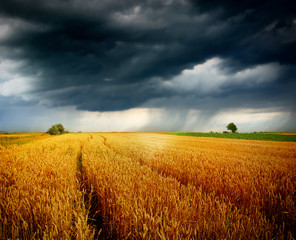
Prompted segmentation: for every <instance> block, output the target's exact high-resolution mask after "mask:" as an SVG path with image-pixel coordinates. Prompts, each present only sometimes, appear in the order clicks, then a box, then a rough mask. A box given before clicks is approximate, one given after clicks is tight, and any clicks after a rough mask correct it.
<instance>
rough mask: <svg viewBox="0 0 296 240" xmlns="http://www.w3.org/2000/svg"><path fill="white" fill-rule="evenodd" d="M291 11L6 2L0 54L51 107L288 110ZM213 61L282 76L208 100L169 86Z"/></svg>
mask: <svg viewBox="0 0 296 240" xmlns="http://www.w3.org/2000/svg"><path fill="white" fill-rule="evenodd" d="M222 2H223V3H222ZM294 9H296V6H295V3H293V1H239V2H237V1H210V2H209V1H203V0H199V1H193V0H192V1H185V0H171V1H169V0H167V1H159V0H154V1H148V0H147V1H140V2H139V1H133V0H125V1H110V0H108V1H107V0H105V1H91V0H87V1H79V0H65V1H37V2H36V1H32V0H2V1H1V2H0V26H2V28H1V29H3V33H2V35H3V36H2V35H1V34H0V50H1V52H2V56H3V57H4V58H6V59H12V60H15V61H22V62H24V64H23V65H22V66H21V67H20V68H19V69H18V70H19V71H20V72H21V73H22V74H23V75H24V76H26V77H31V78H34V79H37V80H38V81H36V83H35V85H34V87H33V88H32V89H31V93H32V94H34V96H37V97H38V99H39V100H40V101H41V102H42V100H44V99H45V100H44V102H46V104H49V105H50V106H66V105H75V106H77V108H78V109H84V110H92V111H95V110H99V111H110V110H121V109H128V108H132V107H137V106H141V105H145V104H146V105H147V106H151V104H152V103H153V102H155V104H156V102H158V100H159V99H163V101H162V103H161V105H163V106H166V105H170V103H168V101H167V99H179V98H181V100H180V101H179V105H180V108H181V107H182V104H183V107H188V106H191V107H200V106H201V105H203V104H201V103H202V102H203V101H204V99H206V98H211V99H218V102H219V101H220V99H224V100H225V101H226V99H230V100H229V102H228V103H225V104H228V105H229V104H233V105H241V104H242V103H245V101H247V102H248V100H247V99H246V98H247V97H246V96H249V98H251V99H252V100H251V101H250V102H249V106H251V105H253V106H256V104H259V103H262V102H263V101H264V102H265V99H266V98H267V99H271V100H272V99H275V100H274V101H272V102H271V103H270V104H277V105H281V104H282V105H285V104H286V105H287V104H290V105H291V104H292V101H293V100H294V97H293V94H291V93H290V92H291V91H287V93H286V94H283V91H285V90H287V89H288V90H289V89H291V87H294V85H295V84H294V82H295V77H293V76H295V75H292V74H293V73H295V71H294V70H293V69H295V64H296V59H295V52H296V49H295V48H296V47H295V46H296V44H295V41H296V15H295V13H294V12H293V10H294ZM4 30H5V31H4ZM1 36H2V37H1ZM213 57H219V58H221V59H224V61H223V62H221V66H220V69H223V71H222V70H221V71H222V72H223V73H224V74H225V75H226V76H229V77H230V78H231V77H232V76H233V75H235V74H237V73H238V72H239V71H242V70H244V69H250V68H254V67H256V66H257V65H264V64H269V63H273V62H276V63H278V64H279V67H281V68H282V69H284V70H282V72H281V75H279V76H277V78H275V79H274V81H273V82H269V83H268V84H266V85H264V86H260V87H258V86H257V85H256V86H254V87H253V88H252V87H248V88H247V89H245V84H244V82H243V83H240V85H236V84H234V83H233V82H232V83H230V84H229V85H225V86H224V90H223V92H219V94H218V93H212V92H210V91H209V92H207V95H206V96H203V95H202V93H199V92H198V93H197V94H193V93H190V92H186V91H183V92H180V91H178V90H177V89H176V90H174V89H168V88H166V87H165V86H164V85H163V82H164V81H168V80H170V79H172V78H173V77H175V76H177V75H180V74H181V73H182V71H183V70H184V69H190V68H192V67H193V66H195V65H197V64H201V63H204V62H205V61H206V60H208V59H211V58H213ZM262 74H264V73H262ZM257 77H258V76H257ZM208 81H211V80H210V79H209V80H208ZM205 84H206V83H205ZM246 84H247V80H246ZM221 89H222V88H221ZM274 89H277V91H274ZM271 95H272V96H273V97H274V98H273V97H270V96H271ZM234 96H236V97H237V98H238V99H244V100H241V101H240V100H238V101H235V103H234V102H233V100H232V99H233V98H234ZM241 96H244V97H241ZM182 99H183V100H182ZM186 99H191V100H192V99H194V101H193V102H194V103H195V104H193V103H192V102H191V103H190V104H189V105H187V103H186V102H187V100H186ZM214 102H215V101H212V103H214ZM220 102H221V101H220ZM157 104H160V103H157ZM206 105H208V104H206ZM214 105H217V103H216V102H215V103H214V104H212V105H211V107H212V108H214ZM218 105H219V104H218ZM267 105H268V104H267Z"/></svg>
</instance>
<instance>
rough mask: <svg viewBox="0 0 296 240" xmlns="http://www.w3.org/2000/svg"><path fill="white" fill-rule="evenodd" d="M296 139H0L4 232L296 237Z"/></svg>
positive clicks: (0, 230) (0, 231)
mask: <svg viewBox="0 0 296 240" xmlns="http://www.w3.org/2000/svg"><path fill="white" fill-rule="evenodd" d="M295 187H296V143H294V142H274V141H252V140H239V139H221V138H210V137H207V138H203V137H201V138H197V137H190V136H176V135H169V134H158V133H79V134H65V135H61V136H57V137H48V138H44V139H38V140H34V141H31V142H29V143H26V144H23V145H17V144H11V145H7V146H6V147H5V146H1V145H0V239H40V238H42V239H295V238H296V230H295V229H296V191H295Z"/></svg>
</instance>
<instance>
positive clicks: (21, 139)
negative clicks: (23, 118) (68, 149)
mask: <svg viewBox="0 0 296 240" xmlns="http://www.w3.org/2000/svg"><path fill="white" fill-rule="evenodd" d="M49 137H51V136H50V135H49V134H46V133H2V134H1V133H0V145H2V146H8V145H12V144H17V145H22V144H25V143H28V142H31V141H34V140H38V139H43V138H49Z"/></svg>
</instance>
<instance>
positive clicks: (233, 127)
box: [226, 122, 237, 133]
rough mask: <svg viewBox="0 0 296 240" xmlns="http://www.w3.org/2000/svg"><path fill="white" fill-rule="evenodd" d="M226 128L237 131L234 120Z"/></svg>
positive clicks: (233, 131)
mask: <svg viewBox="0 0 296 240" xmlns="http://www.w3.org/2000/svg"><path fill="white" fill-rule="evenodd" d="M226 128H227V129H228V130H230V131H231V132H232V133H235V132H236V131H237V127H236V125H235V124H234V123H233V122H232V123H229V124H228V125H227V127H226Z"/></svg>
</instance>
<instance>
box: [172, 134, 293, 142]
mask: <svg viewBox="0 0 296 240" xmlns="http://www.w3.org/2000/svg"><path fill="white" fill-rule="evenodd" d="M170 134H173V135H179V136H193V137H214V138H232V139H246V140H263V141H280V142H296V133H289V132H284V133H275V132H270V133H269V132H267V133H218V132H217V133H216V132H210V133H203V132H172V133H170Z"/></svg>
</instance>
